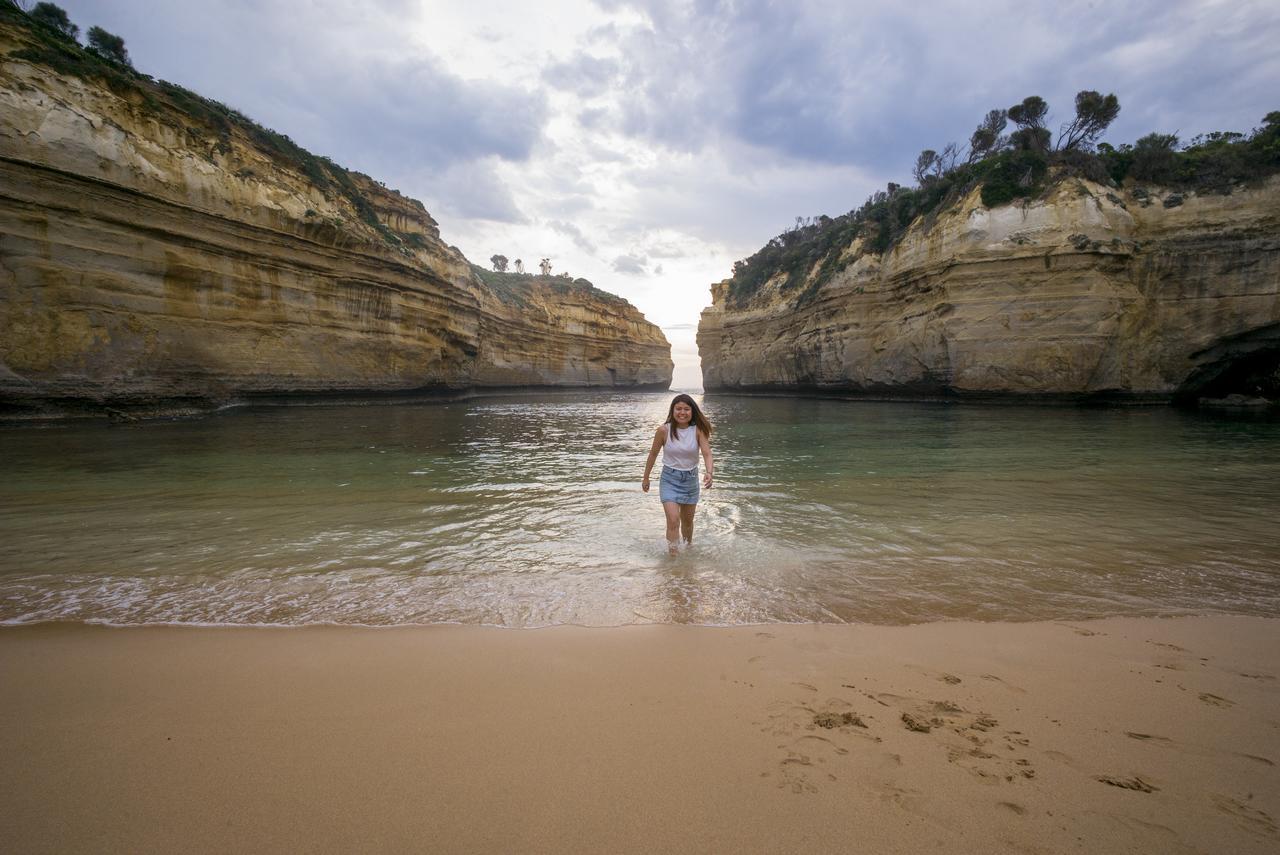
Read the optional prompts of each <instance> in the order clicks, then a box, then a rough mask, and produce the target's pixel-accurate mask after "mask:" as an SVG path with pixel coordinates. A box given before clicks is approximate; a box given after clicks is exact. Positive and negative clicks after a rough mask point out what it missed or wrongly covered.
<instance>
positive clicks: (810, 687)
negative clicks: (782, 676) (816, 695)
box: [791, 683, 818, 692]
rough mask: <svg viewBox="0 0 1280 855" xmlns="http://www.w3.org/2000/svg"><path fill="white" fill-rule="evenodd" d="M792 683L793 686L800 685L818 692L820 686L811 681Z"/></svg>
mask: <svg viewBox="0 0 1280 855" xmlns="http://www.w3.org/2000/svg"><path fill="white" fill-rule="evenodd" d="M791 685H793V686H799V687H800V688H802V689H808V690H809V691H810V692H816V691H818V687H817V686H813V685H810V684H809V683H792V684H791Z"/></svg>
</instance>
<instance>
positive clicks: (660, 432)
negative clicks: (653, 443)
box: [653, 422, 667, 439]
mask: <svg viewBox="0 0 1280 855" xmlns="http://www.w3.org/2000/svg"><path fill="white" fill-rule="evenodd" d="M653 438H654V439H666V438H667V425H666V423H665V422H664V423H663V424H660V425H658V428H657V430H655V431H654V432H653Z"/></svg>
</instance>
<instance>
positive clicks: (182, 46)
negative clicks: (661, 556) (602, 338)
mask: <svg viewBox="0 0 1280 855" xmlns="http://www.w3.org/2000/svg"><path fill="white" fill-rule="evenodd" d="M61 5H63V6H64V7H65V8H66V9H67V11H68V12H69V13H70V15H71V18H72V20H73V21H74V22H75V23H76V24H78V25H79V26H80V29H81V31H82V32H83V31H85V30H87V29H88V28H89V27H90V26H92V25H95V24H96V25H100V26H103V27H104V28H106V29H107V30H110V31H111V32H114V33H117V34H118V35H121V36H123V37H124V38H125V40H126V43H127V46H128V48H129V51H130V53H131V55H132V57H133V60H134V64H135V65H136V66H137V67H138V68H139V69H140V70H142V71H144V72H146V73H149V74H152V75H154V76H156V77H159V78H163V79H166V80H171V81H174V82H177V83H180V84H182V85H184V86H188V87H190V88H192V89H195V90H196V91H198V92H200V93H202V94H205V95H208V96H210V97H213V98H217V99H218V100H220V101H224V102H226V103H227V104H229V105H231V106H233V107H235V108H237V109H239V110H241V111H242V112H244V113H246V114H248V115H249V116H251V117H252V118H254V119H256V120H257V121H259V122H261V123H262V124H264V125H266V126H268V127H271V128H274V129H276V130H278V131H281V132H283V133H287V134H289V135H290V136H291V137H293V138H294V140H295V141H297V142H298V143H299V144H301V145H302V146H304V147H305V148H307V149H309V150H311V151H313V152H315V153H317V154H323V155H327V156H330V157H332V158H334V159H335V160H337V161H338V162H340V163H342V164H344V165H346V166H348V167H351V168H354V169H358V170H360V171H363V172H367V173H369V174H370V175H372V176H373V177H375V178H377V179H379V180H382V181H384V182H385V183H386V184H387V185H389V186H391V187H395V188H397V189H399V190H401V191H403V192H405V193H407V194H408V195H410V196H414V197H415V198H418V199H421V200H422V201H423V202H424V203H425V204H426V205H427V207H428V209H429V210H430V211H431V213H432V214H433V215H434V216H435V217H436V219H437V220H439V222H440V228H441V233H442V236H443V237H444V239H445V241H446V242H448V243H453V244H456V245H458V246H459V247H461V248H462V250H463V251H464V252H465V253H466V254H467V255H468V257H470V258H471V259H472V260H473V261H475V262H477V263H480V262H482V260H483V259H487V258H489V256H490V255H493V254H495V253H500V254H503V255H506V256H508V257H511V258H515V257H523V258H526V259H531V258H532V259H536V258H542V257H550V258H551V259H552V262H553V265H554V267H555V269H556V270H557V271H560V270H565V271H569V272H571V273H572V274H573V275H574V276H586V277H587V278H589V279H591V280H592V281H593V282H595V284H596V285H597V286H599V287H602V288H604V289H606V290H609V291H613V292H615V293H618V294H621V295H623V296H625V297H627V298H628V299H630V300H631V301H632V302H633V303H635V304H636V305H637V306H639V308H640V309H641V310H642V311H644V312H645V313H646V314H647V315H648V316H649V318H650V319H651V320H654V321H655V322H657V323H659V324H662V325H665V326H666V327H667V329H668V336H669V337H670V338H672V340H673V343H675V344H676V350H677V352H678V354H679V356H678V362H681V360H683V362H681V366H680V368H679V369H678V370H679V371H683V372H684V374H683V376H684V377H685V379H686V381H687V379H688V378H689V377H691V376H693V375H694V374H696V362H695V363H693V364H690V363H689V362H688V361H689V360H690V359H693V357H691V356H689V354H690V353H692V352H693V351H692V330H691V329H690V328H689V325H690V324H693V323H695V322H696V320H697V314H698V312H699V310H700V309H701V308H702V307H703V306H705V305H706V303H707V302H708V300H709V292H708V286H709V285H710V284H711V283H712V282H714V281H717V280H719V279H722V278H724V277H725V276H726V275H728V273H729V269H730V266H731V264H732V262H733V261H734V260H735V259H737V258H741V257H744V256H746V255H748V254H750V253H751V252H754V251H755V250H756V249H758V248H759V247H760V246H761V245H762V244H763V243H764V242H765V241H767V240H768V239H769V238H770V237H772V236H773V235H775V234H777V233H778V232H780V231H781V230H783V229H784V228H786V227H787V226H788V225H789V224H790V223H791V222H792V221H793V220H794V218H795V217H796V216H797V215H803V216H809V215H814V214H819V213H828V214H838V213H842V212H844V211H847V210H849V209H851V208H855V207H857V206H858V205H860V204H861V202H862V200H863V199H865V198H866V196H867V195H868V194H869V193H871V192H872V191H874V190H876V189H879V188H881V187H883V185H884V183H885V182H886V181H896V182H899V183H906V182H907V180H908V178H909V175H910V166H911V164H912V162H913V161H914V160H915V157H916V155H917V154H918V153H919V151H920V150H921V149H923V148H935V149H937V148H940V147H941V146H942V145H944V144H946V143H947V142H950V141H956V142H963V141H965V140H967V138H968V136H969V134H970V133H971V132H972V130H973V127H974V126H975V125H976V124H977V122H978V120H979V119H980V118H981V116H982V115H983V114H984V113H985V112H986V111H987V110H989V109H992V108H994V107H1007V106H1008V105H1010V104H1013V103H1015V102H1017V101H1020V100H1021V99H1022V98H1023V97H1025V96H1027V95H1031V94H1038V95H1041V96H1043V97H1044V98H1045V99H1046V100H1048V101H1049V103H1050V106H1051V120H1052V121H1051V127H1054V128H1056V127H1057V126H1058V125H1059V124H1061V123H1062V122H1065V121H1066V120H1067V119H1069V118H1070V111H1071V106H1072V101H1073V98H1074V95H1075V93H1076V92H1077V91H1079V90H1081V89H1097V90H1100V91H1102V92H1104V93H1106V92H1114V93H1115V94H1116V95H1117V96H1118V97H1119V99H1120V103H1121V113H1120V117H1119V119H1118V120H1117V121H1116V123H1115V124H1114V125H1113V127H1112V129H1111V131H1110V132H1109V134H1108V135H1107V139H1108V140H1110V141H1112V142H1117V143H1119V142H1131V141H1133V140H1134V139H1136V138H1137V137H1139V136H1142V135H1144V134H1146V133H1149V132H1151V131H1156V130H1158V131H1164V132H1174V131H1176V132H1178V133H1179V134H1180V135H1181V137H1182V138H1183V139H1189V138H1190V137H1191V136H1194V135H1195V134H1196V133H1201V132H1205V131H1211V130H1240V131H1247V130H1248V129H1249V128H1251V127H1252V126H1254V125H1256V124H1258V123H1259V121H1260V120H1261V118H1262V116H1263V115H1264V114H1266V113H1267V112H1269V111H1270V110H1275V109H1280V100H1277V97H1276V95H1275V93H1276V92H1280V51H1277V50H1276V49H1275V47H1274V46H1275V45H1276V44H1278V43H1280V3H1277V2H1274V0H1200V2H1195V1H1194V0H1165V2H1149V0H1140V2H1125V3H1104V2H1067V0H1062V2H1055V3H1046V2H1025V1H1024V2H989V3H974V2H958V0H955V2H953V0H938V2H925V3H918V4H906V3H900V4H887V3H882V2H847V0H846V2H840V0H792V2H763V0H685V2H676V0H634V2H632V0H599V2H595V3H591V2H567V0H546V2H543V3H539V4H514V3H511V2H508V0H469V2H468V3H466V4H457V3H448V2H443V0H431V2H415V0H382V2H362V3H349V2H347V3H340V2H336V1H335V0H280V1H279V2H249V0H224V2H218V3H209V2H207V0H204V2H195V0H170V2H167V3H163V4H160V3H153V2H143V0H65V2H63V3H62V4H61ZM658 260H661V263H658ZM690 372H692V373H690ZM678 376H680V375H678ZM685 385H690V384H689V383H688V382H686V383H685ZM692 385H696V383H694V384H692Z"/></svg>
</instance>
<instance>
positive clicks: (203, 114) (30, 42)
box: [0, 0, 421, 251]
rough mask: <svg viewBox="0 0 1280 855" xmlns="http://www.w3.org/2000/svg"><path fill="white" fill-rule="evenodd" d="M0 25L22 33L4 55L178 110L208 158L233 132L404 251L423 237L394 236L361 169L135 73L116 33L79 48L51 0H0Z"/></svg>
mask: <svg viewBox="0 0 1280 855" xmlns="http://www.w3.org/2000/svg"><path fill="white" fill-rule="evenodd" d="M0 25H4V26H8V27H12V28H14V29H15V30H18V31H20V32H21V34H22V35H20V36H19V38H18V39H17V40H18V41H20V42H23V43H25V46H24V47H20V48H18V49H16V50H12V51H10V52H9V53H8V54H7V57H10V58H13V59H20V60H23V61H25V62H29V63H33V64H36V65H42V66H45V67H46V68H49V69H52V70H53V71H55V72H57V73H59V74H62V75H65V76H69V77H77V78H79V79H81V80H86V81H90V82H93V83H95V84H99V85H102V86H105V87H106V88H107V89H108V90H110V91H111V92H112V93H114V94H116V95H117V96H119V97H121V98H124V99H126V100H128V101H130V102H131V103H133V104H134V105H135V106H136V107H138V108H140V109H141V110H142V111H143V112H145V113H147V114H148V115H151V116H154V117H155V118H157V119H159V120H161V121H166V120H169V121H170V122H171V121H172V118H173V117H175V116H182V117H183V121H182V123H181V124H182V128H183V129H184V130H185V131H186V133H187V134H188V137H189V138H191V142H192V144H193V145H196V146H199V145H200V144H201V143H205V144H207V145H208V150H207V156H208V157H209V158H210V160H212V159H213V158H214V157H216V156H217V155H220V154H227V153H229V152H230V151H231V150H232V149H231V139H232V135H233V134H237V133H238V134H239V135H241V136H242V137H243V138H244V139H246V140H247V141H248V142H249V143H250V144H251V145H252V146H254V147H255V148H257V149H258V150H259V151H261V152H262V153H264V154H265V155H267V156H268V157H269V158H271V160H273V161H275V162H276V163H278V164H281V165H282V166H284V167H285V168H287V169H292V170H294V171H296V172H298V173H300V174H302V175H304V176H306V178H307V179H308V180H309V181H310V182H311V183H312V184H314V185H315V186H317V187H318V188H320V189H321V190H322V191H324V192H326V193H332V194H334V195H335V196H338V197H341V198H345V199H346V200H347V201H348V202H349V203H350V204H351V206H352V208H353V209H354V210H355V214H356V216H357V217H358V218H359V219H360V221H361V222H363V223H365V224H366V225H367V226H369V227H370V228H371V229H373V230H374V231H376V232H377V233H378V234H379V235H380V236H381V238H382V239H383V240H384V241H385V242H386V243H388V244H390V245H391V246H392V247H395V248H396V249H400V250H402V251H407V249H406V244H407V245H414V246H416V245H418V244H419V243H420V241H421V238H420V237H419V236H418V235H416V234H407V235H401V234H397V233H396V232H394V231H392V230H391V229H390V228H388V227H387V226H386V225H385V224H384V223H383V222H382V221H381V220H380V219H379V218H378V215H377V211H376V210H375V209H374V207H373V204H372V203H371V202H370V200H369V199H368V198H367V197H366V196H365V195H364V194H363V193H362V192H361V191H360V189H359V188H358V187H357V186H356V183H355V180H354V179H353V176H356V175H358V174H359V173H353V172H350V171H349V170H347V169H344V168H343V167H341V166H339V165H338V164H336V163H334V162H333V161H332V160H330V159H329V158H327V157H322V156H319V155H314V154H312V153H311V152H309V151H307V150H306V149H304V148H303V147H302V146H300V145H298V144H297V143H295V142H294V141H293V140H292V139H290V138H289V137H288V136H287V135H285V134H281V133H277V132H276V131H273V130H271V129H270V128H266V127H263V126H262V125H260V124H258V123H257V122H255V121H254V120H252V119H250V118H249V117H248V116H246V115H244V114H243V113H241V112H239V111H238V110H235V109H233V108H231V107H228V106H227V105H226V104H223V103H221V102H219V101H215V100H213V99H211V98H205V97H204V96H202V95H198V94H197V93H195V92H192V91H191V90H189V89H186V88H185V87H182V86H179V85H178V84H176V83H169V82H168V81H165V80H155V79H154V78H152V77H150V76H149V75H146V74H143V73H141V72H139V71H137V70H136V69H134V67H133V65H132V63H131V62H130V60H129V54H128V50H127V49H126V48H125V43H124V39H122V38H120V37H119V36H116V35H113V34H112V33H108V32H107V31H105V30H103V29H102V28H100V27H92V28H90V30H89V39H90V44H89V46H88V47H83V46H81V45H80V43H79V42H78V41H77V36H78V34H79V28H78V27H77V26H76V25H75V24H73V23H72V22H71V21H70V19H69V18H68V17H67V14H66V12H65V11H64V10H63V9H61V8H60V7H58V6H57V5H55V4H53V3H38V4H36V5H35V6H34V7H32V9H31V11H30V12H24V11H22V9H21V8H20V7H19V6H18V5H17V4H16V3H14V2H12V0H0ZM195 126H198V127H195ZM388 192H395V191H388ZM397 195H398V194H397Z"/></svg>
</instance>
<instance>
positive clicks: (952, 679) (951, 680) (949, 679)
mask: <svg viewBox="0 0 1280 855" xmlns="http://www.w3.org/2000/svg"><path fill="white" fill-rule="evenodd" d="M938 679H939V680H941V681H942V682H944V683H946V684H947V685H949V686H954V685H956V684H958V683H959V682H960V678H959V677H957V676H956V675H955V674H943V675H942V676H941V677H939V678H938Z"/></svg>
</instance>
